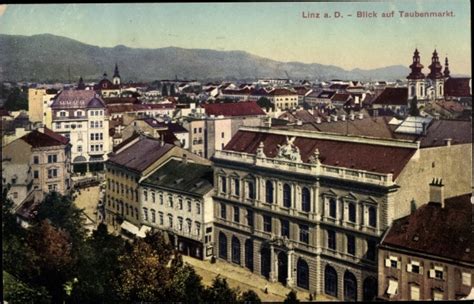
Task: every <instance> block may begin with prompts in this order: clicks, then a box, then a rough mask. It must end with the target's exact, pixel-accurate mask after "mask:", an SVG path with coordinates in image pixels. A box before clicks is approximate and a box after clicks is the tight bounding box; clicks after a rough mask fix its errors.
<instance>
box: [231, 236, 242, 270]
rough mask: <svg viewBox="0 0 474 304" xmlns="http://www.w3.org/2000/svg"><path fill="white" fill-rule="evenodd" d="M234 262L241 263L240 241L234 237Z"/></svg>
mask: <svg viewBox="0 0 474 304" xmlns="http://www.w3.org/2000/svg"><path fill="white" fill-rule="evenodd" d="M232 262H234V263H236V264H239V265H240V241H239V239H238V238H236V237H235V236H234V237H232Z"/></svg>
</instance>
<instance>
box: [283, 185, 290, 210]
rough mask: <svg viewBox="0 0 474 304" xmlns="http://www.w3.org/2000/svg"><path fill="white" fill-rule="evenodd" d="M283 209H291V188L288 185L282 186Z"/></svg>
mask: <svg viewBox="0 0 474 304" xmlns="http://www.w3.org/2000/svg"><path fill="white" fill-rule="evenodd" d="M283 207H286V208H290V207H291V187H290V185H288V184H284V185H283Z"/></svg>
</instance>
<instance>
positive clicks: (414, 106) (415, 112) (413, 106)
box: [409, 96, 420, 116]
mask: <svg viewBox="0 0 474 304" xmlns="http://www.w3.org/2000/svg"><path fill="white" fill-rule="evenodd" d="M409 114H410V116H420V110H419V109H418V99H417V98H416V96H415V97H413V99H412V100H411V101H410V113H409Z"/></svg>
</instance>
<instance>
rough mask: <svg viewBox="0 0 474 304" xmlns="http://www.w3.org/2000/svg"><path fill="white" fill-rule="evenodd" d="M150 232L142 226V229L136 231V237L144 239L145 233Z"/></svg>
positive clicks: (147, 227) (146, 227)
mask: <svg viewBox="0 0 474 304" xmlns="http://www.w3.org/2000/svg"><path fill="white" fill-rule="evenodd" d="M150 230H151V227H149V226H145V225H142V227H141V228H140V231H138V234H137V236H138V237H141V238H144V237H146V233H147V232H148V231H150Z"/></svg>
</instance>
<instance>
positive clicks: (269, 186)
mask: <svg viewBox="0 0 474 304" xmlns="http://www.w3.org/2000/svg"><path fill="white" fill-rule="evenodd" d="M265 202H267V203H268V204H272V203H273V182H272V181H270V180H267V182H266V183H265Z"/></svg>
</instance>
